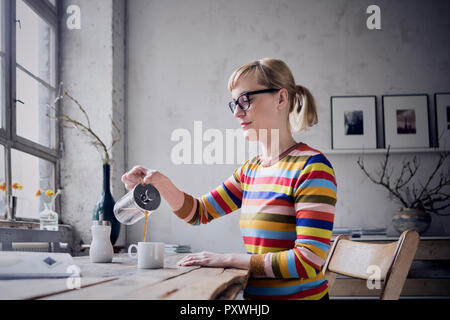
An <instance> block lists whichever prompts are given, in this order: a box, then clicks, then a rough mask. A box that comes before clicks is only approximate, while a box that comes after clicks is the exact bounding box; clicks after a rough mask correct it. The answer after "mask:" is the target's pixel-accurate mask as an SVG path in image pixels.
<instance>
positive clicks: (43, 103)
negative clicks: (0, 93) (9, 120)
mask: <svg viewBox="0 0 450 320" xmlns="http://www.w3.org/2000/svg"><path fill="white" fill-rule="evenodd" d="M16 99H17V100H20V101H18V102H17V103H16V128H17V135H19V136H21V137H24V138H27V139H29V140H32V141H34V142H37V143H39V144H42V145H44V146H46V147H49V148H54V147H55V144H56V143H55V128H56V121H55V120H54V119H53V118H50V117H54V116H55V112H54V110H53V109H52V108H49V107H48V104H52V103H53V101H54V100H55V94H54V93H53V90H52V91H51V90H49V89H48V88H47V87H44V86H43V85H42V84H40V83H39V82H37V81H36V80H35V79H33V78H31V77H30V76H29V75H28V74H26V73H25V72H23V71H22V70H20V69H16ZM47 113H48V114H49V116H50V117H47V116H46V114H47Z"/></svg>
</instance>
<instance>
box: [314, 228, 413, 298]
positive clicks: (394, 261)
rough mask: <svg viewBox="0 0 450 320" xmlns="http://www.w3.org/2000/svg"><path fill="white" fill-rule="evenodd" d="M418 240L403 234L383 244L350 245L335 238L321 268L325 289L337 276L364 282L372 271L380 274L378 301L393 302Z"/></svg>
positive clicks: (345, 238) (409, 233)
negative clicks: (380, 283)
mask: <svg viewBox="0 0 450 320" xmlns="http://www.w3.org/2000/svg"><path fill="white" fill-rule="evenodd" d="M419 239H420V237H419V234H418V233H417V232H416V231H414V230H406V231H404V232H403V233H402V234H401V235H400V238H399V239H398V241H395V242H391V243H383V244H375V243H366V242H360V241H352V240H349V236H348V235H340V236H338V237H336V239H335V240H334V243H333V246H332V247H331V250H330V252H329V253H328V257H327V259H326V262H325V264H324V266H323V268H322V271H323V273H324V275H325V277H326V278H327V280H328V287H329V288H330V289H331V287H332V286H333V283H334V281H335V280H336V275H337V274H341V275H345V276H348V277H352V278H357V279H365V280H367V279H369V278H370V279H373V276H374V275H375V273H373V272H374V270H376V271H380V273H379V275H380V279H379V280H381V281H383V283H382V287H381V295H380V299H382V300H397V299H398V298H399V296H400V293H401V292H402V289H403V285H404V283H405V280H406V277H407V275H408V272H409V268H410V266H411V263H412V261H413V259H414V256H415V254H416V250H417V247H418V244H419ZM371 266H376V267H375V268H373V267H372V268H370V267H371ZM377 267H378V268H377Z"/></svg>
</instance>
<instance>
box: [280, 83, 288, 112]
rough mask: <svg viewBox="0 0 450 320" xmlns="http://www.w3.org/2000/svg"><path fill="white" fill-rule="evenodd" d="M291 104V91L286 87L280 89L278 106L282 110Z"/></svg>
mask: <svg viewBox="0 0 450 320" xmlns="http://www.w3.org/2000/svg"><path fill="white" fill-rule="evenodd" d="M288 104H289V93H288V91H287V89H286V88H283V89H280V91H279V98H278V108H279V109H280V110H281V109H283V108H286V107H287V106H288Z"/></svg>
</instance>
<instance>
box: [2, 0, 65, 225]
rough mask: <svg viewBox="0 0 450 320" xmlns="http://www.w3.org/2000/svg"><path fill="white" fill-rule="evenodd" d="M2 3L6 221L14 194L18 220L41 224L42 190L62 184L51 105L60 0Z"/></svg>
mask: <svg viewBox="0 0 450 320" xmlns="http://www.w3.org/2000/svg"><path fill="white" fill-rule="evenodd" d="M0 1H1V5H0V8H1V12H0V20H1V23H0V24H1V35H2V39H1V45H0V58H1V61H0V75H1V79H0V87H1V88H0V99H1V101H0V106H1V112H0V114H1V124H2V125H1V128H0V152H1V154H0V170H2V171H1V172H0V183H3V182H5V183H6V191H3V197H2V201H1V203H2V204H1V205H0V210H1V211H0V219H1V218H2V216H4V215H5V212H6V207H7V205H8V202H11V201H8V200H7V199H8V197H7V196H11V195H14V196H16V197H17V201H16V203H17V206H16V208H15V209H16V210H15V217H14V218H15V219H16V220H30V219H31V220H37V219H39V212H40V211H41V210H42V208H43V204H42V203H41V199H40V198H38V197H36V196H35V194H36V191H37V189H42V190H46V189H50V188H51V189H56V188H57V187H58V185H59V184H58V181H59V172H58V168H59V152H58V146H59V141H60V140H59V131H60V129H59V128H58V125H57V122H56V121H55V120H54V117H55V116H56V114H55V112H54V111H53V109H52V108H50V107H49V106H48V105H49V104H52V103H53V101H54V99H55V95H56V91H57V89H56V88H57V83H58V60H57V56H58V54H57V48H58V44H57V39H58V28H57V25H58V24H57V14H56V12H57V10H56V1H49V0H0ZM15 183H19V184H20V185H22V186H23V188H22V189H21V190H18V189H17V188H16V189H14V188H12V186H13V185H14V184H15ZM58 207H59V206H58ZM9 218H13V217H9Z"/></svg>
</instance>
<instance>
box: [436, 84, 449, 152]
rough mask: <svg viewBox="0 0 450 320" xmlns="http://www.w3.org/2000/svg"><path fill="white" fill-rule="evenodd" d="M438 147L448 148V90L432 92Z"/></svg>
mask: <svg viewBox="0 0 450 320" xmlns="http://www.w3.org/2000/svg"><path fill="white" fill-rule="evenodd" d="M434 105H435V106H436V115H437V119H436V120H437V121H436V124H437V138H438V142H439V149H442V150H450V92H438V93H435V94H434Z"/></svg>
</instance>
